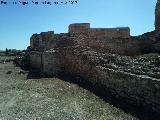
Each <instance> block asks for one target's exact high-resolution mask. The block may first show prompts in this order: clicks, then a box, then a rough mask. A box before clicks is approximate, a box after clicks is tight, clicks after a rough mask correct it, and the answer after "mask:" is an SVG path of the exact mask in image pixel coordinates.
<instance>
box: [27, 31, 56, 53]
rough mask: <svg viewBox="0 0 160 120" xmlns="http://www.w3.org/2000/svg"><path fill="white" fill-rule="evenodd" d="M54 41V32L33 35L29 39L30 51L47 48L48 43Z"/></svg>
mask: <svg viewBox="0 0 160 120" xmlns="http://www.w3.org/2000/svg"><path fill="white" fill-rule="evenodd" d="M53 39H54V31H48V32H41V33H40V34H33V35H32V36H31V38H30V46H31V49H34V50H38V49H43V48H45V47H47V45H48V43H49V42H50V41H51V40H53Z"/></svg>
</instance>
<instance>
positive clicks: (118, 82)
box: [30, 50, 160, 112]
mask: <svg viewBox="0 0 160 120" xmlns="http://www.w3.org/2000/svg"><path fill="white" fill-rule="evenodd" d="M61 52H62V51H61ZM61 52H58V51H57V52H54V51H52V52H45V53H39V52H32V53H31V54H30V58H31V59H30V60H31V61H30V62H31V63H32V64H31V65H32V66H33V67H34V68H37V69H42V71H43V73H45V74H47V75H56V74H58V73H59V72H61V71H64V70H65V72H67V73H70V74H72V75H75V76H81V77H83V78H84V79H85V80H87V81H89V82H91V83H93V84H94V85H100V86H104V87H105V89H106V90H107V91H110V92H111V94H113V95H114V96H117V97H118V98H119V97H122V98H124V100H125V101H124V102H129V103H133V104H136V105H143V106H149V107H150V108H151V109H153V110H155V111H158V112H160V81H159V80H158V79H154V78H150V77H147V76H144V75H135V74H131V73H127V72H123V71H119V70H114V69H110V68H106V67H102V66H101V65H99V64H97V63H96V62H95V61H100V60H97V59H100V58H99V57H96V56H94V55H93V57H91V58H92V59H93V60H92V59H91V58H90V57H89V56H92V51H89V53H87V54H84V53H80V54H79V52H78V53H76V52H73V50H71V51H68V50H67V51H65V50H64V51H63V52H64V53H61ZM41 55H42V57H40V56H41ZM94 59H95V60H94Z"/></svg>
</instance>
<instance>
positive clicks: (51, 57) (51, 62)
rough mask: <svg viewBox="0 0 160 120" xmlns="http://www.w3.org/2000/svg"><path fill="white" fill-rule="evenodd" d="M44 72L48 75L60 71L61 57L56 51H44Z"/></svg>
mask: <svg viewBox="0 0 160 120" xmlns="http://www.w3.org/2000/svg"><path fill="white" fill-rule="evenodd" d="M42 61H43V63H42V67H43V73H45V74H47V75H56V74H57V73H58V72H60V68H61V67H60V62H61V61H60V59H59V57H58V56H57V55H56V53H55V52H54V51H52V52H44V53H43V54H42Z"/></svg>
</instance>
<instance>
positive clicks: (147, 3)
mask: <svg viewBox="0 0 160 120" xmlns="http://www.w3.org/2000/svg"><path fill="white" fill-rule="evenodd" d="M4 1H5V0H4ZM6 1H12V0H6ZM14 1H16V0H14ZM17 1H20V0H17ZM23 1H27V0H23ZM28 1H31V0H28ZM34 1H35V0H34ZM39 1H43V0H39ZM44 1H45V0H44ZM46 1H47V0H46ZM48 1H67V0H48ZM155 4H156V0H78V3H77V4H73V5H71V4H67V5H52V6H48V5H33V4H29V5H25V6H22V5H20V4H19V5H13V4H8V5H1V4H0V49H5V48H15V49H26V48H27V46H29V42H30V37H31V35H32V34H34V33H40V32H45V31H55V32H56V33H63V32H67V31H68V25H69V24H70V23H81V22H89V23H91V27H94V28H96V27H100V28H106V27H119V26H120V27H123V26H124V27H126V26H128V27H130V29H131V35H140V34H142V33H144V32H148V31H152V30H154V19H155V17H154V11H155Z"/></svg>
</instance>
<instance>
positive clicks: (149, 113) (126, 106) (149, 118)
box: [27, 70, 160, 120]
mask: <svg viewBox="0 0 160 120" xmlns="http://www.w3.org/2000/svg"><path fill="white" fill-rule="evenodd" d="M48 77H53V76H44V75H42V74H41V72H40V71H37V70H31V71H30V72H29V74H28V76H27V79H39V78H48ZM54 77H57V78H59V79H62V80H64V81H67V82H70V83H74V84H78V85H79V86H80V87H82V88H84V89H87V90H89V91H90V92H92V93H94V94H95V95H97V96H98V97H100V98H101V99H103V100H104V101H106V102H108V103H110V104H111V105H113V106H115V107H117V108H120V109H122V110H124V111H125V112H126V113H129V114H131V115H133V116H134V117H136V118H138V119H140V120H160V113H158V112H154V111H153V110H151V106H144V105H140V104H133V103H130V102H127V100H126V99H124V98H121V97H119V96H118V97H116V96H117V95H116V94H111V92H110V91H108V90H106V89H105V86H102V85H99V84H93V83H91V82H89V81H88V80H85V79H83V78H81V77H77V76H73V75H70V74H68V73H61V74H59V75H57V76H54Z"/></svg>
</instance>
